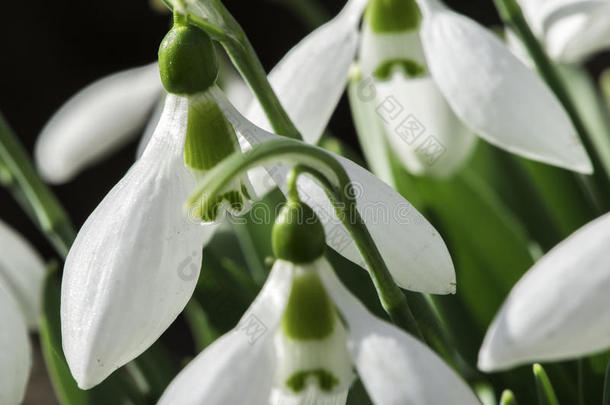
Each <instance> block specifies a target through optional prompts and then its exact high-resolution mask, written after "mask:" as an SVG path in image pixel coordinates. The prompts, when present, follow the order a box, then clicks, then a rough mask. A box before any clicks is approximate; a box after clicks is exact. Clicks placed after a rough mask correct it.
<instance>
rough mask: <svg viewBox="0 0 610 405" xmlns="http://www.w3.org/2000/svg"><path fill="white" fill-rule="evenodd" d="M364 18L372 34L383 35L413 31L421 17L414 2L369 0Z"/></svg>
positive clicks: (408, 0)
mask: <svg viewBox="0 0 610 405" xmlns="http://www.w3.org/2000/svg"><path fill="white" fill-rule="evenodd" d="M366 18H367V20H368V22H369V24H370V27H371V29H372V30H373V31H374V32H377V33H383V32H400V31H410V30H414V29H416V28H418V27H419V22H420V20H421V15H420V11H419V7H417V4H416V3H415V0H371V2H370V3H369V5H368V7H367V10H366Z"/></svg>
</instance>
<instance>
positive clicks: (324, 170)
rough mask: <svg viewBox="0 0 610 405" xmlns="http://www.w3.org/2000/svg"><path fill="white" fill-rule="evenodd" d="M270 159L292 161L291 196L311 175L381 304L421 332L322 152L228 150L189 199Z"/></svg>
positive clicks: (283, 145)
mask: <svg viewBox="0 0 610 405" xmlns="http://www.w3.org/2000/svg"><path fill="white" fill-rule="evenodd" d="M271 162H273V163H280V162H290V163H295V162H296V163H297V166H296V167H295V168H294V169H293V171H292V172H291V173H290V175H289V178H288V189H289V194H291V195H292V196H295V197H296V196H297V194H298V190H297V187H296V184H297V178H298V176H299V175H301V174H303V173H307V174H309V175H310V176H312V177H313V178H314V179H315V180H316V181H317V182H318V183H319V184H320V185H321V186H322V187H323V188H324V190H325V191H326V194H327V196H328V197H329V199H330V201H331V203H332V204H333V207H334V209H335V212H336V213H337V216H338V217H339V219H340V220H341V222H342V223H343V225H344V226H345V228H346V229H347V230H348V232H349V233H350V235H351V236H352V238H353V240H354V242H355V243H356V246H357V247H358V250H359V251H360V253H361V254H362V256H363V258H364V260H365V262H366V264H367V266H368V268H369V274H370V276H371V279H372V281H373V284H374V285H375V288H376V289H377V294H378V296H379V299H380V301H381V304H382V306H383V308H384V309H385V311H386V312H387V313H388V315H389V316H390V317H391V319H392V321H393V322H394V323H395V324H396V325H398V326H400V327H401V328H403V329H404V330H406V331H408V332H409V333H411V334H413V335H415V336H417V337H418V338H420V339H421V338H422V335H421V332H420V330H419V328H418V326H417V323H416V322H415V319H414V318H413V314H412V313H411V310H410V308H409V305H408V303H407V299H406V297H405V295H404V293H403V292H402V291H401V290H400V288H399V287H398V286H397V285H396V283H395V282H394V279H393V278H392V276H391V274H390V271H389V270H388V268H387V266H386V264H385V262H384V261H383V258H382V256H381V254H380V253H379V250H378V249H377V246H376V245H375V242H374V240H373V238H372V237H371V234H370V233H369V231H368V229H367V228H366V225H365V223H364V220H363V219H362V217H361V216H360V213H359V212H358V209H357V205H356V199H355V197H354V195H355V193H353V192H352V184H351V180H350V178H349V176H348V175H347V172H346V171H345V169H344V168H343V166H342V165H341V164H340V163H339V162H338V161H337V160H336V159H335V158H333V157H332V156H331V155H329V154H328V153H327V152H325V151H323V150H321V149H318V148H316V147H313V146H309V145H306V144H303V143H301V142H298V141H294V140H290V139H280V140H271V141H266V142H263V143H261V144H259V145H256V146H254V147H253V148H252V149H251V150H250V151H248V152H246V153H244V154H242V153H239V152H237V153H235V154H233V155H232V156H230V157H229V158H227V159H225V160H224V161H223V162H221V163H220V164H218V165H217V166H216V167H215V168H214V169H212V170H211V171H210V173H209V174H208V175H207V176H206V179H205V180H204V183H203V184H202V186H201V187H200V188H199V190H198V191H197V193H196V194H195V195H194V196H193V197H192V198H191V200H190V201H189V204H193V205H194V204H198V203H200V202H201V200H202V199H204V200H206V199H208V200H212V201H213V199H214V198H215V197H216V196H217V195H218V193H221V192H222V190H223V189H224V188H225V187H226V186H227V185H228V184H229V183H230V182H231V181H232V180H233V179H234V178H235V177H236V176H239V175H241V174H243V173H244V172H245V171H247V170H248V169H250V168H252V167H255V166H262V165H265V164H268V163H271ZM313 167H317V168H319V169H314V168H313ZM295 193H296V194H295Z"/></svg>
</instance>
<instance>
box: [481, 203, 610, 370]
mask: <svg viewBox="0 0 610 405" xmlns="http://www.w3.org/2000/svg"><path fill="white" fill-rule="evenodd" d="M608 246H610V214H606V215H604V216H602V217H600V218H598V219H596V220H594V221H592V222H590V223H588V224H587V225H585V226H583V227H582V228H580V229H579V230H577V231H576V232H575V233H574V234H572V235H571V236H570V237H568V238H567V239H566V240H564V241H563V242H561V243H560V244H559V245H557V246H556V247H555V248H553V249H552V250H551V251H550V252H549V253H547V254H546V255H545V256H544V257H542V258H541V259H540V260H539V261H538V262H537V263H536V264H535V265H534V266H533V267H532V268H531V269H530V270H529V271H528V272H527V273H526V274H525V275H524V276H523V278H522V279H521V280H520V281H519V282H518V283H517V284H516V285H515V286H514V287H513V290H512V291H511V293H510V295H509V296H508V298H507V299H506V301H505V302H504V304H503V306H502V308H501V309H500V311H499V312H498V314H497V315H496V318H495V319H494V321H493V323H492V324H491V326H490V327H489V330H488V331H487V336H486V337H485V340H484V342H483V346H482V347H481V351H480V352H479V368H480V369H481V370H486V371H490V370H499V369H506V368H509V367H513V366H517V365H520V364H525V363H533V362H537V361H553V360H564V359H571V358H575V357H580V356H584V355H588V354H591V353H595V352H598V351H601V350H603V349H606V348H608V347H610V311H609V310H608V308H610V294H608V290H609V289H610V250H609V249H608Z"/></svg>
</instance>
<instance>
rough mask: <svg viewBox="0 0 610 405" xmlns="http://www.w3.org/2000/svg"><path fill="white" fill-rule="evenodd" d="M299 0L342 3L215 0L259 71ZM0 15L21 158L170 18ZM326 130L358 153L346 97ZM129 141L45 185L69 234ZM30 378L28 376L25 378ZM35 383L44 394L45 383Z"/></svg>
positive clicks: (290, 25)
mask: <svg viewBox="0 0 610 405" xmlns="http://www.w3.org/2000/svg"><path fill="white" fill-rule="evenodd" d="M299 1H301V2H304V1H318V4H319V7H320V10H321V15H326V17H330V16H332V15H334V14H335V13H336V12H337V11H338V10H339V9H340V8H341V7H342V5H343V4H344V1H337V0H250V1H243V0H225V1H224V3H225V5H226V6H227V8H228V9H229V10H230V11H231V12H232V13H233V14H234V16H235V18H236V19H237V20H238V21H239V22H240V23H241V24H242V26H243V28H244V30H245V31H246V33H247V34H248V36H249V38H250V40H251V42H252V44H253V45H254V48H255V49H256V51H257V52H258V55H259V57H260V59H261V61H262V63H263V65H264V67H265V69H266V70H267V71H269V70H270V69H271V68H272V67H273V66H274V65H275V63H277V61H279V59H280V58H281V57H282V56H283V55H284V54H285V53H286V51H288V50H289V49H290V48H291V47H292V46H293V45H295V44H296V43H297V42H298V41H299V40H300V39H301V38H302V37H303V36H305V35H306V34H307V33H308V32H309V31H310V30H311V29H312V25H311V23H308V22H306V21H303V19H302V18H299V16H298V15H297V14H295V13H296V11H295V9H294V8H292V7H290V6H288V5H287V2H294V3H295V4H298V3H297V2H299ZM447 3H448V4H449V5H450V6H452V7H453V8H454V9H456V10H457V11H460V12H462V13H464V14H467V15H469V16H470V17H472V18H474V19H476V20H477V21H479V22H482V23H484V24H485V25H488V26H491V25H496V24H498V23H499V19H498V17H497V14H496V12H495V9H494V7H493V2H492V0H468V1H466V0H452V1H447ZM2 15H3V17H4V18H3V21H2V24H1V25H0V32H1V34H2V38H3V41H2V45H3V49H2V53H1V62H2V63H1V65H0V66H1V68H0V69H1V72H2V75H0V110H1V111H2V112H3V113H4V115H5V117H6V118H7V119H8V121H9V123H10V124H11V126H12V127H13V129H14V130H15V131H16V132H17V134H18V135H19V137H20V139H21V141H22V143H23V144H24V145H25V147H26V149H27V150H28V151H29V152H30V153H31V152H32V150H33V145H34V142H35V140H36V137H37V136H38V134H39V132H40V130H41V129H42V127H43V126H44V124H45V122H46V121H47V120H48V119H49V117H50V116H51V115H52V114H53V113H54V112H55V111H56V110H57V109H58V108H59V107H60V106H61V105H62V104H63V103H64V102H65V101H66V100H68V98H69V97H70V96H72V95H73V94H74V93H76V92H77V91H78V90H79V89H81V88H82V87H84V86H86V85H87V84H89V83H91V82H92V81H94V80H96V79H99V78H101V77H103V76H105V75H108V74H111V73H115V72H117V71H120V70H123V69H127V68H130V67H135V66H140V65H145V64H148V63H150V62H152V61H154V60H155V59H156V54H157V48H158V46H159V43H160V42H161V39H162V38H163V36H164V35H165V33H166V32H167V30H168V28H169V26H170V17H169V15H165V14H161V13H159V12H158V11H155V10H154V9H153V8H152V7H151V6H150V4H149V1H148V0H131V1H121V2H119V1H115V2H110V1H87V2H80V1H75V0H70V1H68V0H57V1H53V2H49V1H43V0H35V1H28V2H20V1H12V2H5V4H3V14H2ZM609 58H610V56H609V55H608V54H605V55H601V56H598V57H597V58H596V59H595V60H593V61H591V62H590V63H589V68H590V69H591V71H592V72H593V74H595V75H596V74H598V73H599V71H600V69H601V68H602V67H603V66H607V65H608V61H609ZM330 129H331V131H332V133H333V134H334V135H335V136H337V137H338V138H340V139H341V140H343V141H344V142H346V143H347V144H348V145H350V146H352V147H354V148H357V147H358V144H357V141H356V135H355V132H354V129H353V125H352V123H351V119H350V113H349V108H348V105H347V101H346V99H345V97H344V98H343V99H342V101H341V103H340V105H339V109H338V111H337V112H336V114H335V115H334V116H333V119H332V121H331V124H330ZM136 139H137V137H135V138H134V141H133V142H131V143H130V144H129V145H128V146H127V147H126V148H123V149H121V150H120V151H118V152H117V153H116V154H115V155H114V156H112V157H110V158H108V159H106V160H105V161H104V162H102V163H101V164H99V165H96V166H94V167H92V168H90V169H87V170H86V171H84V172H83V173H82V174H80V175H79V176H78V177H77V178H76V179H75V180H73V181H72V182H70V183H68V184H66V185H62V186H58V187H54V191H55V192H56V193H57V195H58V197H59V199H60V200H61V201H62V203H63V204H64V206H65V207H66V209H67V211H68V213H69V214H70V216H71V218H72V221H73V223H74V225H75V227H76V228H77V229H78V228H79V227H80V226H81V225H82V223H83V222H84V220H85V219H86V218H87V216H88V215H89V214H90V213H91V211H92V210H93V209H94V208H95V206H96V205H97V204H98V203H99V202H100V201H101V199H102V198H103V197H104V195H105V194H106V193H107V192H108V191H109V190H110V188H111V187H112V186H113V185H114V184H115V183H116V182H117V181H118V180H119V179H120V178H121V177H122V176H123V174H124V173H125V172H126V170H127V169H128V168H129V167H130V165H131V164H132V163H133V158H134V155H135V148H136V144H137V141H136ZM0 218H1V219H2V220H3V221H5V222H7V223H9V224H10V225H11V226H13V227H14V228H16V229H18V230H19V231H20V232H21V233H22V234H23V235H24V236H25V237H26V238H27V239H29V240H30V241H31V242H32V243H33V244H34V245H35V246H36V247H37V248H38V250H39V251H40V252H41V253H42V255H43V256H44V257H47V258H48V257H53V256H54V252H53V250H52V248H51V247H50V246H49V244H48V243H47V242H46V240H45V239H44V237H43V236H41V235H40V234H39V232H38V231H37V229H36V228H35V226H34V225H33V224H32V223H31V222H30V221H29V219H28V218H27V217H26V216H25V215H24V214H23V213H22V211H21V209H20V208H19V206H18V205H17V204H16V203H15V202H14V201H13V200H12V198H11V197H10V195H9V194H8V193H7V192H5V191H4V190H2V189H0ZM170 336H171V338H170V340H172V341H174V345H175V346H180V345H181V344H182V343H184V342H183V339H184V338H182V337H180V333H177V332H174V333H172V332H171V330H170ZM37 363H38V364H40V362H37ZM37 375H39V373H38V372H37V371H36V370H35V371H34V372H33V377H32V379H33V380H35V379H36V376H37ZM42 375H44V374H42ZM41 378H42V379H44V377H41ZM41 386H42V387H43V388H42V390H41V396H42V397H43V398H44V397H45V396H46V395H48V391H45V390H47V389H48V386H45V384H42V385H41ZM33 394H34V395H36V393H35V392H34V393H33ZM28 395H30V397H29V398H28V402H26V403H29V404H53V403H52V402H50V400H49V399H48V397H46V399H40V400H37V399H36V398H34V397H31V395H32V393H29V394H28Z"/></svg>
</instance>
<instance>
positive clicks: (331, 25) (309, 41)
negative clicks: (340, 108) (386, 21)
mask: <svg viewBox="0 0 610 405" xmlns="http://www.w3.org/2000/svg"><path fill="white" fill-rule="evenodd" d="M366 4H367V0H350V1H348V2H347V4H346V6H345V7H344V8H343V10H342V11H341V13H339V14H338V15H337V16H336V17H335V18H333V19H332V20H331V21H329V22H328V23H326V24H324V25H323V26H321V27H320V28H318V29H316V30H315V31H313V32H312V33H311V34H310V35H308V36H307V37H305V38H304V39H303V40H302V41H301V42H300V43H299V44H297V45H296V46H295V47H294V48H292V49H291V50H290V51H289V52H288V53H287V54H286V55H285V56H284V58H283V59H282V60H281V61H280V62H279V63H278V64H277V65H276V66H275V68H274V69H273V70H272V71H271V73H269V81H270V83H271V86H272V87H273V89H274V90H275V92H276V94H277V96H278V98H279V100H280V102H281V103H282V105H283V106H284V108H285V109H286V112H287V113H288V115H289V116H290V118H292V121H293V122H294V123H295V125H296V127H297V128H298V129H299V131H300V132H301V134H302V135H303V138H304V140H305V141H306V142H309V143H312V144H315V143H317V142H318V139H320V136H321V135H322V132H323V131H324V129H325V128H326V125H327V124H328V120H329V119H330V117H331V115H332V113H333V111H334V110H335V107H336V105H337V103H338V102H339V98H340V97H341V94H342V93H343V90H344V89H345V85H346V83H347V72H348V70H349V66H350V64H351V63H352V61H353V59H354V56H355V53H356V47H357V42H358V23H359V21H360V16H361V14H362V11H363V9H364V7H365V6H366ZM246 116H247V117H248V118H249V119H250V120H251V121H252V122H254V123H255V124H257V125H258V126H260V127H262V128H265V129H267V130H271V125H270V124H269V121H268V120H267V117H266V116H265V113H264V112H263V110H262V107H261V106H260V104H258V103H257V102H255V103H253V104H252V105H251V107H250V110H249V111H248V113H247V114H246Z"/></svg>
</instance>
